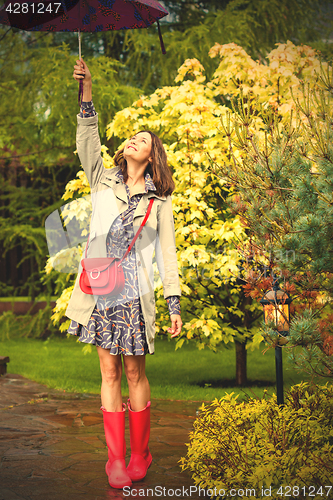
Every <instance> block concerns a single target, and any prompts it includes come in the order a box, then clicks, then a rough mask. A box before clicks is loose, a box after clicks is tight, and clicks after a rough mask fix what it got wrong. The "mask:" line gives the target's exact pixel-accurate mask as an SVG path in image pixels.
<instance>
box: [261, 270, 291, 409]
mask: <svg viewBox="0 0 333 500" xmlns="http://www.w3.org/2000/svg"><path fill="white" fill-rule="evenodd" d="M291 302H292V299H291V298H290V296H289V295H288V294H287V293H286V292H284V291H283V290H281V288H280V287H279V284H278V280H277V278H276V276H274V275H273V289H272V290H269V291H268V292H266V293H265V295H264V296H263V298H262V299H261V301H260V303H261V304H262V305H263V308H264V319H265V323H266V324H268V323H271V322H273V323H274V325H275V328H276V330H277V331H278V332H279V333H280V334H281V335H287V334H288V332H289V325H290V304H291ZM282 340H285V339H282ZM279 343H280V344H283V343H285V342H282V341H281V340H280V341H279ZM275 370H276V396H277V402H278V404H279V405H283V404H284V403H283V370H282V349H281V345H277V346H276V347H275Z"/></svg>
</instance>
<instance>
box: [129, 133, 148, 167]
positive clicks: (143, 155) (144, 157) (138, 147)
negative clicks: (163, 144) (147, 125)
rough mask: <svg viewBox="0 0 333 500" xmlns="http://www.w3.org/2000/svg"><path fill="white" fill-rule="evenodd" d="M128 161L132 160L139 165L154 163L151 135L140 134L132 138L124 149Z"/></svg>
mask: <svg viewBox="0 0 333 500" xmlns="http://www.w3.org/2000/svg"><path fill="white" fill-rule="evenodd" d="M123 155H124V158H125V160H126V161H128V159H132V160H134V161H135V162H137V163H141V164H142V163H147V162H148V161H152V157H151V135H150V134H149V133H148V132H139V133H138V134H136V135H134V136H133V137H131V139H130V140H129V141H128V142H127V144H126V146H125V148H124V153H123Z"/></svg>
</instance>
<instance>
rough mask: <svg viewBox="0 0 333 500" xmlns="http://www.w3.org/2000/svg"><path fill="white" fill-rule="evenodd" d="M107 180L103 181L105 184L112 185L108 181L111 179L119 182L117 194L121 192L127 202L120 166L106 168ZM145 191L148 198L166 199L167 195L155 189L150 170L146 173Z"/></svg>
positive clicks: (122, 197)
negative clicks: (159, 194) (158, 192)
mask: <svg viewBox="0 0 333 500" xmlns="http://www.w3.org/2000/svg"><path fill="white" fill-rule="evenodd" d="M104 177H105V180H104V181H102V182H104V184H107V185H108V186H110V187H112V186H111V184H110V183H109V182H108V180H109V181H114V182H116V184H118V189H117V193H116V196H119V195H118V193H119V194H120V196H119V197H120V198H121V199H122V200H123V201H125V202H126V203H127V194H126V187H125V183H124V179H123V174H122V172H121V169H120V167H113V168H110V169H105V176H104ZM145 191H146V193H147V195H148V196H147V198H153V197H154V198H158V199H159V200H163V201H165V200H166V196H158V195H157V194H156V193H155V191H156V187H155V184H154V183H153V180H152V178H151V176H150V174H149V172H147V173H146V175H145Z"/></svg>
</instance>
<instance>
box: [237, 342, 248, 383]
mask: <svg viewBox="0 0 333 500" xmlns="http://www.w3.org/2000/svg"><path fill="white" fill-rule="evenodd" d="M235 346H236V385H245V384H246V383H247V370H246V359H247V358H246V355H247V352H246V348H245V347H246V343H242V342H238V341H237V340H235Z"/></svg>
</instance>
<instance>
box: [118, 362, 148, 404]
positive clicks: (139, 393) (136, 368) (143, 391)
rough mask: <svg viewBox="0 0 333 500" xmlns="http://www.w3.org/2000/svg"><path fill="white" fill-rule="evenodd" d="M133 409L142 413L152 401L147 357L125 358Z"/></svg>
mask: <svg viewBox="0 0 333 500" xmlns="http://www.w3.org/2000/svg"><path fill="white" fill-rule="evenodd" d="M123 359H124V369H125V374H126V378H127V383H128V390H129V398H130V401H131V409H132V410H133V411H140V410H142V409H143V408H145V407H146V406H147V403H148V401H150V387H149V382H148V379H147V377H146V373H145V367H146V356H123Z"/></svg>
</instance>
